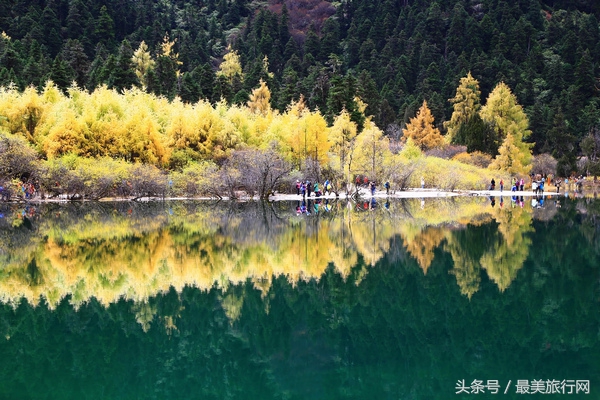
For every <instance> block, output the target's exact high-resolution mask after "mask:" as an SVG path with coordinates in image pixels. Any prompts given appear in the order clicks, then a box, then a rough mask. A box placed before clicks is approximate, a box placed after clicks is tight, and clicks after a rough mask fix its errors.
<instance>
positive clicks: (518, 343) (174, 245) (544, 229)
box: [0, 198, 600, 399]
mask: <svg viewBox="0 0 600 400" xmlns="http://www.w3.org/2000/svg"><path fill="white" fill-rule="evenodd" d="M525 200H526V201H525V204H524V206H523V208H521V207H520V205H519V204H518V203H513V202H511V199H510V198H507V199H503V208H500V202H499V199H496V203H495V207H493V208H492V207H491V204H490V202H489V200H487V199H476V200H470V199H469V200H459V201H451V200H427V201H426V202H425V204H424V205H423V209H421V206H422V205H421V202H420V200H415V201H412V200H408V201H402V202H393V203H389V204H387V206H386V205H385V204H383V203H381V202H380V203H379V204H377V206H376V208H375V209H372V210H368V211H364V210H362V211H361V210H360V207H356V206H352V207H351V208H348V207H347V205H346V204H341V203H333V204H328V205H327V207H325V205H324V204H320V205H319V207H317V209H315V207H314V206H315V205H314V204H310V205H309V209H310V210H311V211H312V212H311V214H310V215H297V214H296V203H293V204H290V203H277V204H266V205H265V204H235V205H230V204H229V205H228V204H207V203H166V204H163V203H156V204H147V205H144V204H128V203H122V204H94V205H71V206H66V205H43V206H37V207H29V208H26V207H22V206H12V207H11V208H9V207H6V206H5V207H4V208H2V209H1V213H2V218H0V299H2V303H1V304H0V360H1V361H0V398H1V399H451V398H496V397H498V398H506V399H510V398H515V399H520V398H527V397H529V396H532V395H531V394H517V393H516V392H517V388H516V384H517V381H518V380H527V381H528V384H529V388H530V391H531V390H532V389H533V388H534V387H537V388H541V389H540V390H542V391H546V390H549V389H548V388H547V386H548V383H547V381H548V380H556V381H558V384H557V385H558V386H557V387H558V388H560V390H562V386H561V383H563V382H562V381H563V380H564V381H565V382H564V383H563V386H564V387H565V393H566V392H567V391H568V390H569V389H568V388H569V385H570V384H571V381H570V380H573V385H575V381H577V380H579V381H582V382H580V383H581V384H585V382H586V381H587V382H589V394H581V393H580V394H578V395H576V394H562V392H561V393H560V394H554V395H550V394H544V395H541V394H537V395H533V396H534V397H549V398H572V397H573V398H589V399H598V398H600V340H599V339H600V224H599V222H600V202H598V201H594V200H585V199H580V200H568V199H561V202H560V204H558V205H559V206H560V207H557V205H556V204H555V203H554V201H546V202H545V204H544V206H543V207H542V208H532V206H531V204H530V201H528V200H527V199H525ZM462 210H471V211H469V212H466V213H463V211H462ZM157 249H159V250H157ZM289 254H292V257H288V255H289ZM223 260H226V261H223ZM344 262H347V263H349V264H350V265H349V267H348V268H346V267H344V268H340V267H339V265H336V263H337V264H340V265H341V264H343V263H344ZM115 264H117V266H116V267H115ZM123 271H125V272H123ZM461 380H464V381H465V385H466V386H467V387H468V389H469V391H471V390H472V388H471V385H473V384H474V381H476V380H481V381H482V384H483V385H487V384H489V383H492V382H491V381H498V384H499V386H500V388H499V389H498V394H496V395H493V394H490V393H489V388H487V387H486V388H485V391H486V393H485V394H481V393H480V394H470V395H465V394H462V395H457V394H456V392H457V383H458V382H459V381H461ZM534 380H536V381H538V382H537V383H535V384H534V383H533V381H534ZM539 380H543V384H540V383H539ZM509 381H510V386H509V388H508V390H507V394H503V393H504V390H505V389H506V386H507V385H508V384H509ZM475 383H477V382H475ZM540 385H541V386H540ZM522 386H525V385H522ZM573 390H574V391H575V388H574V389H573ZM581 391H583V389H582V390H581Z"/></svg>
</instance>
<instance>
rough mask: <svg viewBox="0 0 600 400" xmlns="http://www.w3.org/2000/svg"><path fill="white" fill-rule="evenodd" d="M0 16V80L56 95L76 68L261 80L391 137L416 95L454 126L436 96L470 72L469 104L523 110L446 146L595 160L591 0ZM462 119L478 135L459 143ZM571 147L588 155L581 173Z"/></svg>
mask: <svg viewBox="0 0 600 400" xmlns="http://www.w3.org/2000/svg"><path fill="white" fill-rule="evenodd" d="M0 16H1V17H0V30H1V31H3V33H2V37H1V38H0V85H3V86H9V85H11V84H13V85H14V87H16V90H20V91H23V90H25V89H26V88H27V87H29V86H33V87H34V88H36V89H37V90H39V91H43V90H44V88H46V82H47V81H48V80H52V81H53V82H54V83H55V85H56V86H57V87H58V88H59V89H61V90H63V91H64V92H65V93H67V89H68V88H69V87H71V88H73V82H75V83H76V85H77V87H78V89H79V90H87V91H90V92H91V91H94V90H96V89H98V88H101V87H102V86H103V85H106V87H108V88H109V89H114V90H115V91H117V92H119V93H123V92H124V91H127V90H128V89H131V88H138V89H139V90H141V91H145V92H148V93H149V94H154V95H157V96H163V97H164V98H166V99H168V100H172V99H175V98H176V97H178V98H179V99H181V101H182V102H183V103H184V104H195V103H197V102H198V101H205V102H208V103H210V104H213V105H216V104H217V103H220V104H223V103H222V100H224V101H225V102H226V103H227V105H228V106H235V105H246V104H248V101H249V100H253V99H251V97H252V92H253V90H256V88H257V87H259V86H260V81H261V80H262V81H264V82H265V83H266V85H267V87H268V88H269V90H270V92H269V95H270V98H268V99H267V100H268V101H269V102H270V106H271V107H272V108H273V109H274V110H279V111H280V112H285V111H286V110H288V109H289V106H290V104H293V103H294V102H297V101H299V100H300V99H301V98H303V99H304V101H305V102H306V106H307V107H308V109H310V110H311V111H313V112H314V111H318V113H319V114H321V115H322V116H323V117H324V118H325V121H326V122H327V124H328V125H329V126H332V125H333V124H334V121H335V119H336V118H337V117H339V116H340V115H341V114H343V112H344V110H345V111H346V112H347V113H348V115H349V117H350V119H351V120H352V121H353V122H354V123H355V124H356V126H357V129H358V132H361V131H362V130H363V128H364V125H365V122H366V123H367V125H368V123H369V122H370V121H371V120H366V119H365V118H368V117H372V122H374V124H375V126H376V127H378V128H379V129H381V130H382V131H383V133H384V135H386V136H387V138H389V139H390V140H392V141H393V140H397V139H399V138H400V137H401V136H402V133H403V132H406V131H405V128H406V126H407V124H409V122H410V121H411V119H412V118H413V117H414V116H415V114H416V113H417V111H418V110H419V107H421V109H422V107H423V105H425V104H426V105H427V107H428V109H429V110H430V111H431V115H432V116H433V121H434V124H435V126H436V127H437V128H438V129H439V131H440V133H441V134H444V135H446V134H447V133H448V132H450V133H452V130H453V129H455V130H460V129H459V128H461V127H460V126H457V125H456V124H455V123H454V122H453V121H452V120H453V113H456V102H454V103H453V102H452V101H449V99H453V98H454V99H456V98H457V97H458V92H457V88H459V87H460V85H461V82H463V81H461V80H464V79H465V77H467V76H469V77H470V76H471V75H472V78H473V80H474V82H475V84H476V85H477V90H476V92H477V94H478V95H479V96H480V98H481V104H485V102H484V100H483V99H486V98H488V96H490V95H491V94H492V93H493V90H494V89H495V88H498V85H500V84H502V83H504V84H506V87H507V88H508V89H509V92H508V94H509V95H510V96H513V98H514V100H512V101H513V103H514V104H518V105H519V107H521V106H522V108H523V110H524V111H525V113H526V117H527V118H526V122H525V123H524V124H523V126H524V128H523V129H522V130H521V131H522V132H520V133H519V135H520V137H517V138H516V139H515V142H514V143H512V145H511V144H510V143H508V144H507V143H503V139H505V137H503V136H506V132H504V133H503V134H502V133H500V134H499V136H500V138H499V139H500V140H498V138H497V139H496V140H491V141H492V142H494V143H492V144H491V145H490V143H485V142H486V140H485V137H487V136H486V135H491V136H493V132H491V130H490V126H493V125H494V121H493V120H494V117H493V116H491V117H489V118H488V119H486V118H485V116H484V114H483V111H482V112H481V113H479V114H478V115H474V114H471V118H469V119H468V120H463V121H461V122H460V124H459V125H464V126H463V127H462V128H463V134H454V135H452V134H451V135H447V136H446V137H447V138H450V137H451V138H452V141H453V142H454V143H455V144H460V145H466V146H467V147H468V148H469V151H474V150H479V151H483V152H484V153H488V154H490V155H491V156H496V155H497V154H498V153H502V145H504V148H505V151H506V149H508V148H514V147H515V146H514V144H515V143H517V144H518V145H519V146H521V147H523V145H521V144H520V143H521V141H525V143H529V144H531V145H530V146H525V147H528V148H529V149H531V150H532V151H533V153H534V154H541V153H550V154H552V155H553V156H554V157H555V158H556V159H557V160H558V161H559V170H558V172H559V174H560V175H563V176H567V175H569V174H571V173H573V172H578V173H585V172H588V173H589V172H590V165H591V166H592V167H593V168H592V173H594V168H595V167H597V165H596V164H597V163H596V160H597V153H598V152H599V151H600V99H599V97H598V87H599V86H600V83H599V82H598V79H597V75H598V67H597V65H598V62H599V61H600V25H599V22H598V17H599V16H600V6H599V5H598V4H596V3H595V2H594V1H592V0H580V1H577V2H571V1H549V0H544V1H539V0H519V1H503V0H452V1H443V2H442V1H425V0H415V1H412V0H402V1H395V0H394V1H393V0H375V1H371V0H369V1H366V0H354V1H341V2H332V3H329V2H326V1H324V0H321V1H319V0H311V1H308V0H306V1H296V0H284V1H276V0H271V1H270V2H268V3H267V2H257V1H247V0H233V1H230V0H208V1H202V2H198V3H197V2H187V1H172V2H151V1H146V0H145V1H130V2H113V1H87V2H83V1H79V0H72V1H65V0H56V1H54V0H51V1H42V0H40V1H10V0H5V1H2V2H0ZM469 72H470V74H471V75H468V74H469ZM455 96H456V97H455ZM425 102H426V103H425ZM500 102H502V100H501V99H500ZM364 105H366V109H364ZM485 107H486V106H484V108H485ZM3 117H4V118H6V117H5V116H3ZM0 122H1V121H0ZM9 122H10V121H9ZM465 131H467V132H471V133H473V132H476V133H477V134H479V136H480V137H483V138H484V140H476V141H475V142H477V143H475V144H474V143H472V142H469V141H468V140H465V135H464V132H465ZM490 132H491V133H490ZM13 133H14V132H13ZM496 134H497V135H498V132H496ZM405 136H406V133H405ZM471 136H472V135H471ZM482 142H484V143H482ZM38 146H39V143H38ZM511 146H512V147H511ZM517 147H518V146H517ZM525 147H523V148H522V149H521V150H523V151H525V150H526V149H525ZM529 149H527V150H529ZM38 151H40V152H41V153H42V156H43V157H46V156H48V154H46V153H45V152H44V151H42V149H41V148H40V147H38ZM581 156H585V157H586V158H587V160H588V161H591V162H592V164H590V163H588V164H586V168H585V171H583V170H582V168H581V165H582V164H581V163H580V165H579V170H578V166H577V159H578V157H581ZM142 161H143V160H142ZM528 161H530V160H524V162H528ZM171 166H172V165H171ZM508 172H511V171H508Z"/></svg>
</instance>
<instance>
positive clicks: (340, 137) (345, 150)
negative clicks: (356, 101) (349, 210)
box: [330, 109, 358, 185]
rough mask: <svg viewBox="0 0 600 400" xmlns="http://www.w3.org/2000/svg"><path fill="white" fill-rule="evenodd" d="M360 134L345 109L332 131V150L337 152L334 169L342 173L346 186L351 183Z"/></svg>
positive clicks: (335, 121) (336, 119) (334, 123)
mask: <svg viewBox="0 0 600 400" xmlns="http://www.w3.org/2000/svg"><path fill="white" fill-rule="evenodd" d="M357 132H358V128H357V126H356V123H354V122H353V121H352V120H350V114H349V113H348V111H346V110H345V109H343V110H342V111H341V112H340V114H339V115H338V116H336V117H335V120H334V121H333V126H332V127H331V129H330V137H331V142H332V148H333V150H334V152H335V160H336V161H337V162H336V165H334V169H336V170H338V171H339V172H340V175H341V176H342V179H343V180H344V182H345V183H346V185H348V184H350V183H351V176H350V173H351V170H352V160H353V157H354V149H355V139H356V135H357Z"/></svg>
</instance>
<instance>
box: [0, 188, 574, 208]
mask: <svg viewBox="0 0 600 400" xmlns="http://www.w3.org/2000/svg"><path fill="white" fill-rule="evenodd" d="M569 193H574V192H566V194H567V195H568V194H569ZM500 196H506V197H512V196H519V197H521V196H523V197H537V196H565V192H560V193H556V192H544V193H543V194H537V193H534V192H533V191H531V190H525V191H522V192H521V191H515V192H513V191H500V190H457V191H445V190H438V189H417V188H415V189H408V190H403V191H392V192H391V193H390V194H389V195H388V194H387V193H386V192H385V191H383V190H381V191H376V192H375V194H374V195H371V193H370V191H369V190H367V189H361V190H360V191H359V193H358V197H357V196H356V195H350V196H347V195H346V193H340V194H339V195H337V196H336V194H335V193H331V194H328V195H322V196H318V197H317V196H314V193H313V194H312V195H311V196H310V197H308V196H304V197H303V196H302V195H297V194H293V193H275V194H274V195H271V196H269V198H268V199H266V200H265V201H302V200H303V199H304V200H353V199H357V198H359V199H366V198H376V199H377V198H379V199H381V198H389V199H425V198H450V197H500ZM194 200H197V201H260V198H258V197H250V196H240V197H239V198H236V199H231V198H229V197H227V196H223V197H221V198H218V197H203V196H200V197H139V198H136V199H134V198H116V197H107V198H103V199H97V200H91V199H77V200H70V199H66V198H52V199H41V198H34V199H28V200H25V199H19V200H11V201H3V202H0V204H23V203H24V204H32V203H33V204H36V203H38V204H42V203H82V202H99V203H104V202H130V201H135V202H139V203H142V202H151V201H194Z"/></svg>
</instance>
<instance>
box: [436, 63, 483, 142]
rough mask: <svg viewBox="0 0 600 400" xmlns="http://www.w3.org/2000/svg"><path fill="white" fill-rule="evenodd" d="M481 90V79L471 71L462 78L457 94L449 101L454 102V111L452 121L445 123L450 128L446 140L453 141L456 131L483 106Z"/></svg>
mask: <svg viewBox="0 0 600 400" xmlns="http://www.w3.org/2000/svg"><path fill="white" fill-rule="evenodd" d="M480 97H481V92H480V91H479V81H477V79H475V78H473V76H472V75H471V72H469V73H468V74H467V76H465V77H464V78H461V79H460V84H459V85H458V87H457V88H456V95H454V97H453V98H451V99H449V100H448V101H449V102H450V103H452V104H453V106H452V107H453V109H454V111H453V112H452V117H451V118H450V121H447V122H446V123H445V124H444V125H445V126H446V129H447V130H448V132H447V134H446V140H447V141H448V142H451V141H452V139H453V138H454V136H455V134H456V132H457V131H458V129H459V128H460V127H461V125H463V124H465V123H466V122H467V121H469V120H470V119H471V118H472V117H473V116H474V115H475V114H476V113H477V112H479V109H480V108H481V104H480Z"/></svg>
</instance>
